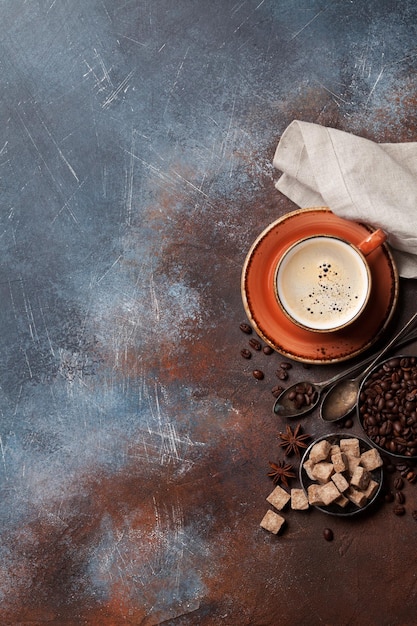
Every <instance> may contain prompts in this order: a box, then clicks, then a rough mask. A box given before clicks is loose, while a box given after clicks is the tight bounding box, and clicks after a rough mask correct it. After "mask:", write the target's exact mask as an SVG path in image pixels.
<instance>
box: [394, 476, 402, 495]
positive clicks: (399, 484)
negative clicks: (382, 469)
mask: <svg viewBox="0 0 417 626" xmlns="http://www.w3.org/2000/svg"><path fill="white" fill-rule="evenodd" d="M403 487H404V480H403V479H402V478H401V476H399V477H398V478H396V479H395V480H394V488H395V489H396V490H397V491H401V489H402V488H403Z"/></svg>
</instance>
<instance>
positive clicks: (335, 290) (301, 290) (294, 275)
mask: <svg viewBox="0 0 417 626" xmlns="http://www.w3.org/2000/svg"><path fill="white" fill-rule="evenodd" d="M370 287H371V276H370V271H369V268H368V265H367V262H366V260H365V258H364V257H363V255H362V254H361V253H360V252H359V250H357V249H356V248H355V247H354V246H352V245H351V244H350V243H348V242H346V241H344V240H342V239H339V238H337V237H332V236H325V235H318V236H313V237H308V238H306V239H303V240H301V241H299V242H297V243H296V244H294V245H293V246H291V248H289V250H288V251H287V252H286V253H285V254H284V256H283V257H282V259H281V261H280V263H279V264H278V267H277V271H276V293H277V297H278V301H279V302H280V304H281V307H282V308H283V310H284V312H285V313H286V314H287V315H288V316H289V317H290V318H291V319H292V320H293V321H294V322H295V323H297V324H299V325H301V326H303V327H305V328H307V329H310V330H315V331H333V330H337V329H339V328H341V327H343V326H346V325H347V324H349V323H351V322H352V321H353V320H355V319H356V318H357V317H358V315H359V314H360V313H361V311H362V310H363V308H364V307H365V305H366V302H367V300H368V296H369V292H370Z"/></svg>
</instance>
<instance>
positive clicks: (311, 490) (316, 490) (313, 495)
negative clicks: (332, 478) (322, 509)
mask: <svg viewBox="0 0 417 626" xmlns="http://www.w3.org/2000/svg"><path fill="white" fill-rule="evenodd" d="M321 489H322V485H317V484H313V485H309V486H308V487H307V498H308V501H309V503H310V504H311V505H312V506H322V505H323V504H324V502H323V498H322V496H321Z"/></svg>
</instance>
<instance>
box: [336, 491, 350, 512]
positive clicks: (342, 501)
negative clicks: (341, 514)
mask: <svg viewBox="0 0 417 626" xmlns="http://www.w3.org/2000/svg"><path fill="white" fill-rule="evenodd" d="M334 504H338V505H339V506H341V507H342V508H343V509H344V508H345V506H346V505H347V504H349V500H348V499H347V498H346V497H345V496H344V495H343V493H341V494H340V496H339V497H338V498H336V500H335V501H334Z"/></svg>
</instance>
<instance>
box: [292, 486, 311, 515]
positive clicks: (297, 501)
mask: <svg viewBox="0 0 417 626" xmlns="http://www.w3.org/2000/svg"><path fill="white" fill-rule="evenodd" d="M291 508H292V509H294V510H296V511H306V510H307V509H308V508H309V504H308V498H307V496H306V494H305V493H304V489H291Z"/></svg>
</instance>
